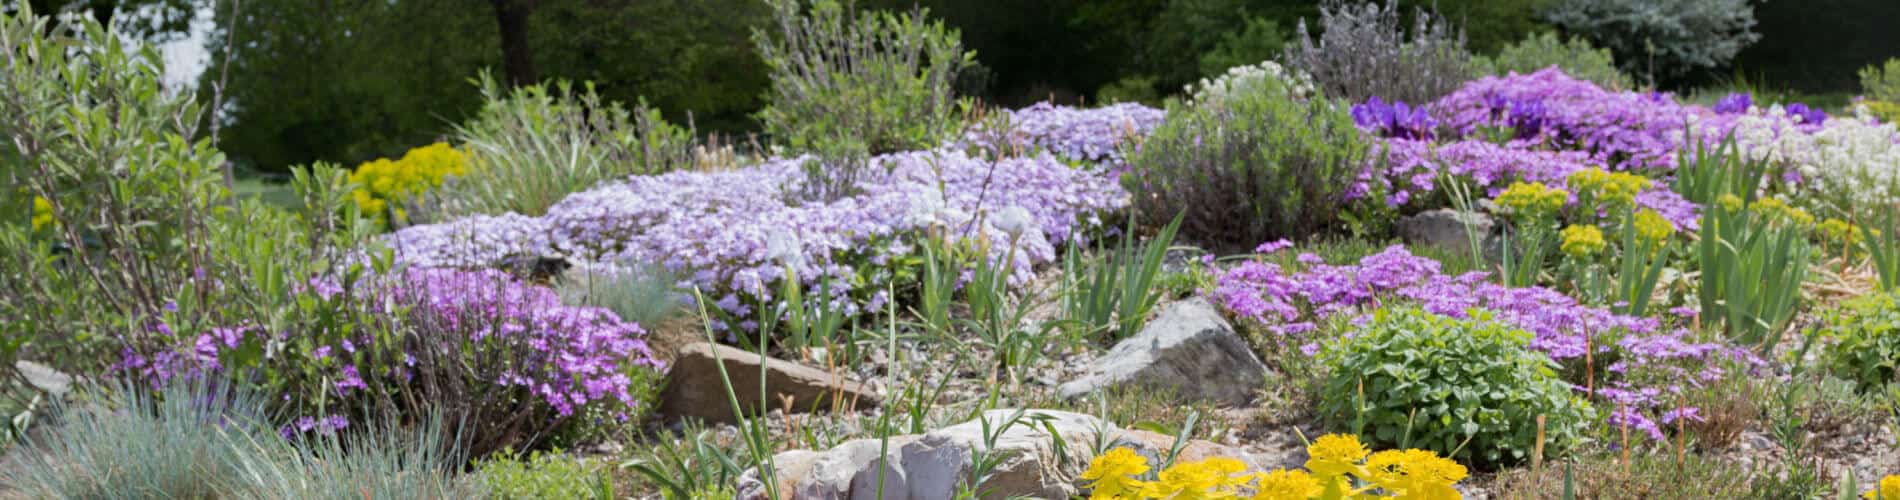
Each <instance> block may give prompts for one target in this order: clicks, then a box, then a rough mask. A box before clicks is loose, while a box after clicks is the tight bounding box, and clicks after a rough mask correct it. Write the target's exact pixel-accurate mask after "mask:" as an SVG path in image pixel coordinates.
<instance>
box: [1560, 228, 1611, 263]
mask: <svg viewBox="0 0 1900 500" xmlns="http://www.w3.org/2000/svg"><path fill="white" fill-rule="evenodd" d="M1563 240H1564V242H1563V246H1562V247H1561V249H1562V250H1563V252H1564V255H1569V256H1571V257H1573V258H1577V259H1584V258H1588V257H1590V256H1592V255H1596V254H1597V252H1601V251H1603V248H1604V247H1606V246H1609V244H1608V243H1606V242H1604V241H1603V230H1601V229H1597V227H1596V226H1586V225H1577V224H1571V225H1570V227H1566V228H1564V231H1563Z"/></svg>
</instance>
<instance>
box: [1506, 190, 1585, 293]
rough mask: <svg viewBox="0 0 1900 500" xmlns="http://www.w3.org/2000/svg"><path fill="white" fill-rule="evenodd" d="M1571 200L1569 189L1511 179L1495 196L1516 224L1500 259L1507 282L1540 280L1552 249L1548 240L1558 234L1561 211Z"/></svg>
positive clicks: (1513, 224)
mask: <svg viewBox="0 0 1900 500" xmlns="http://www.w3.org/2000/svg"><path fill="white" fill-rule="evenodd" d="M1569 200H1570V193H1568V192H1565V191H1564V190H1562V189H1558V188H1554V187H1550V186H1547V185H1545V184H1544V183H1541V182H1516V183H1512V184H1511V185H1510V186H1509V187H1506V188H1505V189H1504V191H1503V192H1501V193H1498V196H1497V198H1495V199H1493V200H1492V202H1493V203H1496V204H1497V205H1498V206H1499V207H1503V208H1504V209H1505V210H1506V211H1507V213H1509V215H1510V219H1511V223H1512V227H1513V230H1512V231H1511V233H1510V234H1511V241H1510V242H1509V243H1508V244H1506V245H1505V248H1504V249H1505V252H1504V255H1503V259H1501V262H1500V263H1501V264H1503V266H1504V269H1503V271H1504V272H1503V273H1501V274H1500V277H1501V278H1503V280H1504V284H1505V285H1507V286H1531V285H1535V284H1537V277H1538V275H1539V274H1541V273H1542V272H1543V268H1544V261H1545V258H1544V257H1545V253H1547V252H1548V250H1549V244H1548V240H1550V239H1551V238H1552V237H1553V236H1555V234H1554V233H1556V231H1557V220H1558V215H1559V212H1561V211H1562V210H1563V208H1564V204H1566V203H1568V202H1569Z"/></svg>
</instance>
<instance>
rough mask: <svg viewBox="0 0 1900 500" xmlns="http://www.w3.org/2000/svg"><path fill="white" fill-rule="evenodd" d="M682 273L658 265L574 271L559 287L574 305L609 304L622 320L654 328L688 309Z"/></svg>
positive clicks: (597, 305) (564, 299) (562, 297)
mask: <svg viewBox="0 0 1900 500" xmlns="http://www.w3.org/2000/svg"><path fill="white" fill-rule="evenodd" d="M679 278H680V276H679V275H678V274H676V273H673V272H670V271H667V270H666V268H665V267H663V266H658V265H642V266H635V267H633V268H630V269H617V270H605V271H603V270H588V271H581V272H577V273H573V274H572V275H570V277H568V278H566V279H564V280H563V281H562V282H561V283H560V284H559V286H557V287H555V291H556V292H559V293H560V294H561V300H562V301H563V302H567V303H568V304H571V305H587V306H595V307H605V308H607V310H609V311H613V312H614V314H615V315H616V316H619V317H620V319H621V320H624V321H630V322H633V323H636V324H639V325H640V326H641V327H643V328H647V329H652V328H654V327H656V326H659V325H660V324H661V323H665V322H666V321H667V320H669V319H672V318H674V317H677V316H679V315H680V314H681V313H683V312H685V304H686V298H687V295H686V293H685V291H684V290H681V289H680V287H679V282H680V279H679Z"/></svg>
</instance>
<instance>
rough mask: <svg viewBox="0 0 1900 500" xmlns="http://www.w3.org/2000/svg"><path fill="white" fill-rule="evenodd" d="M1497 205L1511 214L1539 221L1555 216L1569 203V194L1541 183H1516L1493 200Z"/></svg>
mask: <svg viewBox="0 0 1900 500" xmlns="http://www.w3.org/2000/svg"><path fill="white" fill-rule="evenodd" d="M1495 201H1496V202H1497V204H1498V205H1502V206H1505V207H1508V208H1510V209H1511V214H1512V215H1516V216H1519V217H1525V218H1528V219H1541V218H1544V217H1548V216H1551V215H1555V214H1556V213H1557V211H1558V210H1560V209H1562V208H1563V207H1564V204H1565V203H1568V202H1569V201H1570V193H1567V192H1564V190H1562V189H1557V188H1554V187H1550V186H1546V185H1544V183H1542V182H1531V183H1524V182H1517V183H1513V184H1511V186H1510V187H1507V188H1504V192H1503V193H1498V197H1497V199H1496V200H1495Z"/></svg>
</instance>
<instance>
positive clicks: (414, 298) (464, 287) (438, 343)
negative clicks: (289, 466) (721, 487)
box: [117, 268, 660, 434]
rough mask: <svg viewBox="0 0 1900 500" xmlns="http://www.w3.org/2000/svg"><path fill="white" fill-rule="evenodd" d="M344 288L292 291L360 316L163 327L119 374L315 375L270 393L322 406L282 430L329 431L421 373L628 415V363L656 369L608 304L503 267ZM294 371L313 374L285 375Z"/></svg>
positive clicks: (130, 355) (556, 407)
mask: <svg viewBox="0 0 1900 500" xmlns="http://www.w3.org/2000/svg"><path fill="white" fill-rule="evenodd" d="M350 288H352V290H347V292H349V293H347V294H346V293H344V292H346V290H344V289H343V287H342V286H340V285H338V284H337V282H336V281H334V280H331V279H327V278H324V279H316V280H312V281H311V282H310V283H308V284H305V285H304V286H300V287H297V289H296V292H295V293H296V294H297V297H296V298H297V300H298V302H300V303H304V304H307V305H309V306H310V307H317V308H319V310H329V311H331V312H329V313H318V315H321V316H336V317H349V316H356V315H358V314H360V316H356V317H359V318H362V319H359V320H353V321H350V322H345V323H341V324H338V323H328V324H330V325H332V326H335V327H338V328H342V329H341V330H338V329H325V328H320V327H317V326H315V325H316V324H323V322H322V321H316V320H312V321H311V322H307V323H310V324H309V325H307V326H306V327H304V328H305V329H304V330H298V331H284V332H276V333H274V334H267V333H266V332H264V330H263V329H260V328H256V327H248V326H247V327H237V328H222V327H220V328H211V329H209V331H207V332H205V333H202V334H198V335H195V336H194V335H189V334H188V332H187V334H185V335H179V334H175V333H174V332H172V331H171V328H170V327H169V326H166V325H164V324H163V323H160V324H158V326H157V327H156V328H157V332H158V333H164V334H170V335H171V336H170V338H173V339H177V342H178V343H179V345H177V346H176V347H174V348H171V349H165V350H159V351H157V352H153V353H140V352H137V351H135V350H130V349H128V350H127V351H125V353H124V355H123V357H122V359H121V361H120V362H119V363H118V366H117V368H118V371H119V372H121V373H125V374H128V375H132V376H135V377H138V378H140V379H144V380H148V381H151V382H152V383H153V384H158V385H162V384H163V383H164V381H165V380H168V379H170V378H173V377H178V376H196V375H199V374H206V373H214V372H236V373H249V372H250V371H252V370H257V371H263V372H268V373H273V374H279V376H273V377H263V378H262V379H263V380H277V381H295V380H304V381H306V382H311V383H315V382H316V381H321V384H322V385H321V386H307V385H297V384H295V383H293V384H291V385H286V386H272V387H270V388H269V389H273V390H277V391H282V392H284V394H283V396H284V398H285V401H329V402H330V404H328V405H326V406H325V407H324V408H318V409H315V410H317V411H318V414H315V415H306V416H303V417H301V418H299V419H297V420H296V421H294V422H293V423H292V424H291V425H289V426H287V427H286V428H285V429H284V431H285V432H286V433H287V434H294V433H300V432H310V431H318V432H329V431H335V430H338V429H341V428H343V427H345V426H347V425H348V422H349V418H351V416H359V415H363V414H364V412H370V413H374V412H376V411H382V410H394V409H390V408H372V407H370V406H371V405H368V404H366V403H355V402H353V401H361V399H360V396H362V395H364V394H384V395H387V394H398V393H405V392H412V391H413V390H416V389H415V388H409V387H407V386H408V385H409V384H410V383H411V382H412V381H413V380H415V377H417V376H418V375H419V374H423V373H426V374H427V375H428V377H427V379H428V380H432V381H433V383H434V384H437V385H440V384H442V383H444V382H445V381H449V380H453V381H454V383H453V384H450V385H452V386H457V387H462V388H463V390H466V391H469V392H476V393H479V392H483V391H478V390H475V389H474V388H476V387H482V386H494V387H504V388H513V389H512V390H518V391H520V394H521V395H522V397H523V398H528V399H524V401H527V402H529V403H527V404H529V405H530V406H534V404H532V403H531V402H532V401H535V400H538V401H540V402H541V406H540V407H541V408H544V409H545V410H546V411H547V412H548V413H549V414H550V415H553V416H555V417H559V418H565V417H569V416H572V415H575V414H576V413H577V412H578V411H580V410H581V409H582V408H583V407H590V406H591V407H598V408H603V409H605V410H607V411H610V412H615V413H621V414H624V413H626V411H627V410H628V409H630V408H631V407H633V406H634V405H636V404H638V401H637V400H636V399H635V398H634V396H633V390H634V389H635V388H634V387H633V386H632V384H633V383H634V380H633V379H632V378H631V377H630V376H629V373H630V372H631V370H634V369H641V368H658V367H659V366H660V363H659V361H658V360H657V359H656V358H654V356H653V353H652V351H651V350H650V349H649V348H648V346H647V344H646V340H645V336H646V332H645V331H644V330H642V329H641V328H640V326H639V325H636V324H633V323H629V322H625V321H622V320H621V319H620V318H618V317H617V316H615V315H614V314H613V313H612V312H610V311H608V310H606V309H601V308H595V307H575V306H569V305H565V304H562V303H561V300H560V298H559V297H558V296H557V295H556V294H555V293H554V291H552V290H550V289H548V288H545V287H541V286H536V285H533V284H528V283H523V282H521V281H518V280H516V279H514V278H513V277H512V276H510V275H508V274H507V273H504V272H501V271H495V270H483V271H461V270H453V269H426V268H414V269H410V270H407V271H404V272H403V273H401V274H398V275H392V276H386V277H370V278H366V279H364V280H361V281H359V282H357V284H356V285H355V286H352V287H350ZM326 308H334V309H326ZM344 311H354V312H353V313H352V312H344ZM339 315H341V316H339ZM264 343H269V344H273V345H277V346H281V347H277V348H274V349H279V350H280V351H279V352H276V353H274V354H272V355H270V356H244V355H240V354H239V353H240V352H242V351H243V350H247V349H258V348H260V346H261V345H262V344H264ZM494 352H507V353H509V355H508V356H494V355H492V353H494ZM418 357H422V358H423V359H422V361H421V362H420V363H419V362H418ZM232 362H235V363H236V364H233V363H232ZM291 373H312V374H314V375H315V377H314V378H311V377H295V376H282V375H283V374H291ZM240 378H243V377H240ZM313 392H320V393H323V394H322V395H318V394H314V393H313ZM299 410H300V411H310V410H312V409H311V408H303V407H300V408H299ZM346 415H348V416H346Z"/></svg>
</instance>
